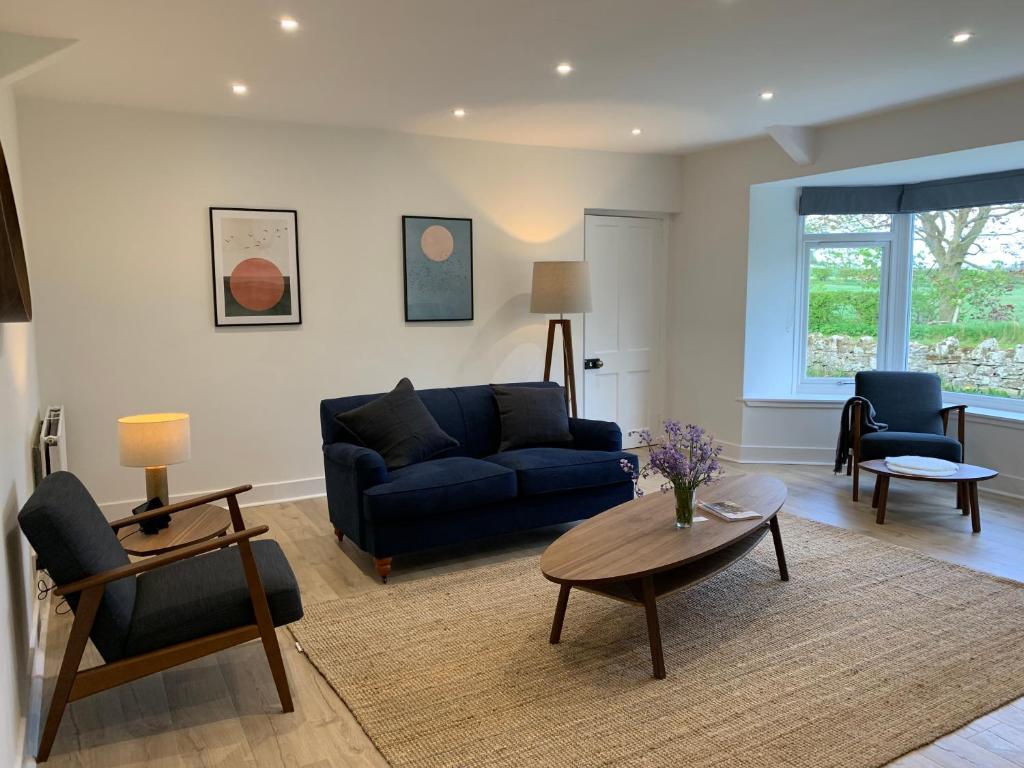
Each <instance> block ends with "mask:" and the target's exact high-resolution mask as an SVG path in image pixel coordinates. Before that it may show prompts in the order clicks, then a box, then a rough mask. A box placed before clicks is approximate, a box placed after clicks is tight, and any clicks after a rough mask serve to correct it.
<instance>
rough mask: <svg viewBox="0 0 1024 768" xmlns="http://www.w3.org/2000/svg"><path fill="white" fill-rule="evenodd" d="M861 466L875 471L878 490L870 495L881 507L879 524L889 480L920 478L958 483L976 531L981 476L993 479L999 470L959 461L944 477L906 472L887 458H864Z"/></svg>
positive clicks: (962, 507)
mask: <svg viewBox="0 0 1024 768" xmlns="http://www.w3.org/2000/svg"><path fill="white" fill-rule="evenodd" d="M860 468H861V469H862V470H864V471H865V472H873V473H874V474H875V475H876V478H875V494H874V497H873V498H872V499H871V506H873V507H875V508H876V509H877V510H878V514H877V515H876V516H875V522H876V523H878V524H879V525H883V524H884V523H885V505H886V502H887V501H888V500H889V480H890V479H891V478H893V477H895V478H899V479H900V480H917V481H921V482H926V483H956V485H957V491H958V493H957V499H958V500H959V502H960V511H961V512H963V514H964V515H970V516H971V529H972V530H973V531H974V532H975V533H981V506H980V505H979V504H978V483H979V482H980V481H982V480H991V479H992V478H993V477H995V476H996V475H998V474H999V473H998V472H997V471H996V470H994V469H988V468H987V467H976V466H974V465H973V464H958V465H957V471H956V474H955V475H947V476H945V477H925V476H923V475H905V474H902V473H900V472H893V471H892V470H891V469H889V465H888V464H886V463H885V459H871V460H870V461H862V462H861V463H860Z"/></svg>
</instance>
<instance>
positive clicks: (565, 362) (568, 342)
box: [530, 261, 591, 416]
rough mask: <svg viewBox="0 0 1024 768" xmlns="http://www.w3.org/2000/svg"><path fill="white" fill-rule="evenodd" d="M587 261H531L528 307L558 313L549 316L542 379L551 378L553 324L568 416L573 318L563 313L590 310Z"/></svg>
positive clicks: (572, 397) (572, 405)
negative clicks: (558, 329) (558, 332)
mask: <svg viewBox="0 0 1024 768" xmlns="http://www.w3.org/2000/svg"><path fill="white" fill-rule="evenodd" d="M590 309H591V298H590V265H589V264H588V263H587V262H585V261H536V262H534V264H533V291H532V292H531V294H530V311H531V312H534V313H536V314H542V315H553V314H557V315H558V319H557V320H553V319H552V320H548V345H547V351H546V352H545V353H544V381H551V357H552V353H553V351H554V346H555V328H556V327H559V326H560V327H561V329H562V366H563V369H564V371H565V374H564V379H563V380H564V381H565V403H566V406H567V407H568V409H569V414H570V415H571V416H577V412H576V368H575V365H574V362H573V356H572V321H570V320H568V319H566V317H565V315H566V314H573V313H582V312H589V311H590Z"/></svg>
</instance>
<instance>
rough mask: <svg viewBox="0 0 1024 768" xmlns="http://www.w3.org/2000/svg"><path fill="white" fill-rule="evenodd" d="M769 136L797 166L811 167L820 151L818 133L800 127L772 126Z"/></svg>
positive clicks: (769, 127) (811, 129) (769, 128)
mask: <svg viewBox="0 0 1024 768" xmlns="http://www.w3.org/2000/svg"><path fill="white" fill-rule="evenodd" d="M768 135H769V136H771V137H772V138H773V139H775V143H776V144H778V145H779V146H780V147H782V149H783V150H785V152H786V154H787V155H789V156H790V157H791V158H792V159H793V162H794V163H796V164H797V165H810V164H811V163H813V162H814V159H815V156H816V154H817V151H818V142H817V138H818V136H817V131H815V129H814V128H806V127H804V126H800V125H770V126H768Z"/></svg>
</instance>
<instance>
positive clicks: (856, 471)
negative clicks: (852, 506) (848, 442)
mask: <svg viewBox="0 0 1024 768" xmlns="http://www.w3.org/2000/svg"><path fill="white" fill-rule="evenodd" d="M853 500H854V501H859V500H860V464H859V463H856V462H854V465H853Z"/></svg>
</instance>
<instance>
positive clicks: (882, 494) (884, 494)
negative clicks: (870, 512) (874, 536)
mask: <svg viewBox="0 0 1024 768" xmlns="http://www.w3.org/2000/svg"><path fill="white" fill-rule="evenodd" d="M878 482H879V483H880V484H881V488H880V489H879V491H878V514H877V515H876V516H875V522H876V523H878V524H879V525H884V524H885V504H886V502H887V501H888V500H889V476H888V475H879V476H878Z"/></svg>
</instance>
